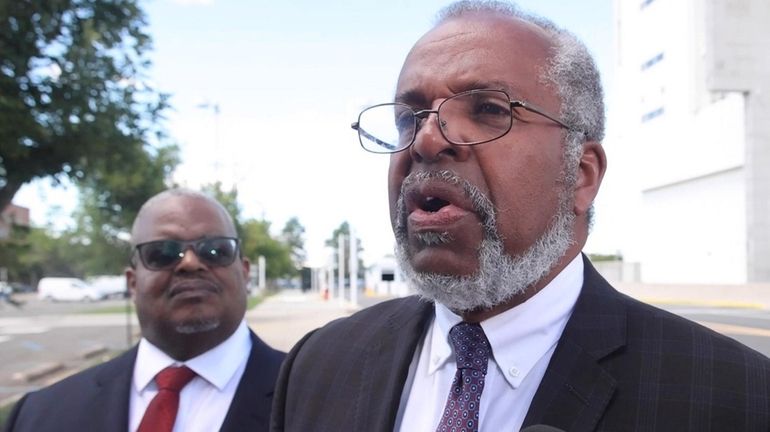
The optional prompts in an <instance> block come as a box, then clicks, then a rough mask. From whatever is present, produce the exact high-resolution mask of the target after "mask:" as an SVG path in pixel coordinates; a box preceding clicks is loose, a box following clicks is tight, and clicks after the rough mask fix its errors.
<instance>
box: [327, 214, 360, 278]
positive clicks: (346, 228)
mask: <svg viewBox="0 0 770 432" xmlns="http://www.w3.org/2000/svg"><path fill="white" fill-rule="evenodd" d="M340 234H343V235H344V236H345V243H344V244H343V248H344V249H343V250H344V253H345V261H344V262H343V265H342V269H343V273H344V274H348V273H349V268H350V225H349V224H348V222H347V221H345V222H342V223H341V224H340V226H338V227H337V228H335V229H334V231H333V232H332V237H331V238H329V239H327V240H326V242H325V245H326V246H331V247H332V248H333V249H334V262H335V263H337V262H338V261H339V259H338V256H339V252H338V251H339V246H338V239H339V235H340ZM363 250H364V248H363V246H361V239H360V238H356V251H357V254H358V260H357V262H358V277H360V278H362V277H364V275H365V271H366V269H365V267H364V261H363V260H362V259H361V252H363ZM338 270H339V269H334V274H335V278H336V277H339V276H338V275H337V274H338Z"/></svg>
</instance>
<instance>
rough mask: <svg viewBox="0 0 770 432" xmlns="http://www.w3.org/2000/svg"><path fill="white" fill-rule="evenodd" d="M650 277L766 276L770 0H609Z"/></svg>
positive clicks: (642, 251)
mask: <svg viewBox="0 0 770 432" xmlns="http://www.w3.org/2000/svg"><path fill="white" fill-rule="evenodd" d="M614 10H615V25H616V35H617V39H616V42H617V46H616V49H617V53H616V54H617V55H616V59H617V64H616V66H617V75H616V81H615V82H616V84H617V86H616V88H615V89H614V90H615V91H614V96H615V97H616V98H617V100H616V103H615V104H613V105H614V106H616V107H618V110H617V112H615V113H613V117H612V119H613V120H616V121H617V126H618V127H617V130H618V131H620V132H619V133H617V134H616V136H613V139H614V140H616V142H617V144H618V145H621V146H624V147H626V148H627V149H628V150H629V151H631V152H632V153H633V155H634V157H633V160H634V161H635V167H634V170H633V173H634V174H633V175H635V176H637V177H638V178H636V179H635V180H636V182H637V184H639V187H640V188H641V197H642V198H641V215H640V218H639V223H638V224H637V225H639V226H638V227H637V228H636V229H638V231H639V232H638V233H637V234H638V235H637V236H636V238H637V240H636V241H635V242H634V243H635V244H634V245H630V247H629V250H628V252H627V253H625V256H626V258H627V259H630V260H632V261H638V262H639V263H640V264H641V266H640V270H641V280H642V281H643V282H650V283H707V284H711V283H718V284H724V283H746V282H768V281H770V28H769V27H768V26H770V1H768V0H614Z"/></svg>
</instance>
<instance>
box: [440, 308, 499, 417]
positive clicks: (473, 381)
mask: <svg viewBox="0 0 770 432" xmlns="http://www.w3.org/2000/svg"><path fill="white" fill-rule="evenodd" d="M449 339H450V341H451V342H452V346H453V347H454V353H455V359H456V360H457V372H456V373H455V378H454V380H453V381H452V388H451V389H450V390H449V396H448V397H447V400H446V405H445V406H444V414H443V415H442V416H441V421H440V422H439V424H438V427H437V428H436V432H454V431H456V432H478V430H479V404H480V402H481V391H482V390H484V377H485V376H486V375H487V363H488V361H489V354H490V352H491V348H490V347H489V341H487V337H486V335H484V330H483V329H482V328H481V326H480V325H479V324H476V323H474V324H471V323H467V322H462V323H460V324H457V325H456V326H454V327H452V329H451V330H449Z"/></svg>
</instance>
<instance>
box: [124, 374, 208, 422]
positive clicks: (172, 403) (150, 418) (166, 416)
mask: <svg viewBox="0 0 770 432" xmlns="http://www.w3.org/2000/svg"><path fill="white" fill-rule="evenodd" d="M194 377H195V372H193V371H192V370H190V369H189V368H188V367H187V366H182V367H167V368H165V369H163V370H162V371H160V372H159V373H158V374H157V375H155V383H156V384H157V385H158V394H156V395H155V397H154V398H152V401H150V405H149V406H148V407H147V411H145V412H144V417H142V422H141V423H140V424H139V429H137V432H171V430H172V429H174V422H175V421H176V412H177V410H178V409H179V392H180V391H181V390H182V388H183V387H184V386H186V385H187V383H189V382H190V380H191V379H193V378H194Z"/></svg>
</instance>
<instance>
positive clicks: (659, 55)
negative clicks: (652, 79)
mask: <svg viewBox="0 0 770 432" xmlns="http://www.w3.org/2000/svg"><path fill="white" fill-rule="evenodd" d="M661 60H663V53H662V52H659V53H657V54H656V55H654V56H653V57H652V58H650V59H649V60H647V61H646V62H644V63H642V70H647V69H649V68H651V67H653V66H654V65H656V64H658V63H660V61H661Z"/></svg>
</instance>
